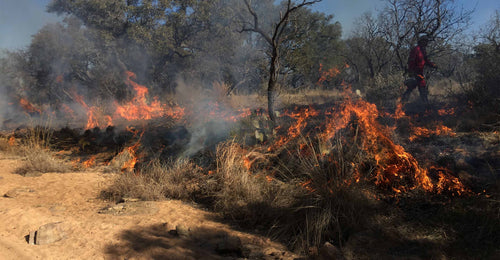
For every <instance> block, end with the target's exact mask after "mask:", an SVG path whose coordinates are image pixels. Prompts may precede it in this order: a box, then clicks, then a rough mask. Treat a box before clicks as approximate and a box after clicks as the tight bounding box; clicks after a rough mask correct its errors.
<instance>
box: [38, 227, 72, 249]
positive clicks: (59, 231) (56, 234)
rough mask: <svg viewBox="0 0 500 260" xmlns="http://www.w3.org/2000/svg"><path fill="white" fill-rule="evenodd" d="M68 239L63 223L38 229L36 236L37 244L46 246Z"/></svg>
mask: <svg viewBox="0 0 500 260" xmlns="http://www.w3.org/2000/svg"><path fill="white" fill-rule="evenodd" d="M65 238H66V232H65V230H64V226H63V222H53V223H49V224H45V225H43V226H41V227H40V228H38V230H37V231H36V235H35V244H37V245H46V244H51V243H54V242H57V241H60V240H63V239H65Z"/></svg>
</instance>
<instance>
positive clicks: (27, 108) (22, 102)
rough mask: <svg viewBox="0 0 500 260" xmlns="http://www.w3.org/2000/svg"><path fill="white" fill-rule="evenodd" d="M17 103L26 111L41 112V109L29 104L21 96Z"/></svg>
mask: <svg viewBox="0 0 500 260" xmlns="http://www.w3.org/2000/svg"><path fill="white" fill-rule="evenodd" d="M19 104H20V105H21V107H22V108H23V109H24V111H26V112H28V113H39V114H41V113H42V110H41V109H39V108H37V107H35V106H34V105H33V104H31V103H30V102H29V101H28V100H27V99H25V98H21V99H20V100H19Z"/></svg>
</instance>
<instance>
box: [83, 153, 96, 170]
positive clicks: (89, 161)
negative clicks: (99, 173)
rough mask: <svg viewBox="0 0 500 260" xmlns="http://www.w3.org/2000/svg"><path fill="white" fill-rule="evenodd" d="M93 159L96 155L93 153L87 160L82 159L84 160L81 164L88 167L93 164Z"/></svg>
mask: <svg viewBox="0 0 500 260" xmlns="http://www.w3.org/2000/svg"><path fill="white" fill-rule="evenodd" d="M95 159H96V156H95V155H93V156H91V157H90V158H89V159H88V160H86V161H84V162H83V163H82V165H83V166H84V167H85V168H90V167H92V166H94V165H95Z"/></svg>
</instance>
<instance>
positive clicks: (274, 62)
mask: <svg viewBox="0 0 500 260" xmlns="http://www.w3.org/2000/svg"><path fill="white" fill-rule="evenodd" d="M278 67H279V59H278V47H277V46H273V48H272V55H271V64H270V67H269V82H268V84H267V110H268V113H269V118H270V119H271V122H272V124H273V125H272V126H271V127H273V128H274V125H276V115H275V113H274V98H275V89H276V82H277V81H278Z"/></svg>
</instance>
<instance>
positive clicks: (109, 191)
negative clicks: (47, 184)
mask: <svg viewBox="0 0 500 260" xmlns="http://www.w3.org/2000/svg"><path fill="white" fill-rule="evenodd" d="M316 2H319V1H290V0H289V1H283V2H282V3H280V4H277V2H276V1H272V0H269V1H267V0H266V1H250V0H242V1H226V0H212V1H134V0H128V1H121V0H109V1H97V0H90V1H88V0H86V1H84V0H75V1H62V0H53V1H52V2H51V3H50V4H49V5H48V7H47V10H48V11H49V12H54V13H57V14H59V15H61V17H64V19H63V20H62V22H60V23H57V24H51V25H46V26H45V27H44V28H43V29H41V30H40V31H39V32H38V33H37V34H36V35H34V36H33V39H32V42H31V44H30V45H29V47H27V48H26V49H23V50H19V51H12V52H5V53H4V55H3V56H2V58H1V61H0V78H1V79H2V81H1V83H0V87H1V91H2V96H1V97H0V107H1V108H2V111H0V113H1V114H0V119H1V120H2V121H1V125H0V127H1V128H2V132H1V140H0V149H1V150H2V151H3V152H4V153H9V154H18V155H22V156H24V157H25V158H26V161H25V162H26V164H25V165H23V166H21V167H20V169H19V170H18V173H19V174H22V175H25V176H33V175H35V176H36V175H39V174H43V173H44V172H67V171H71V170H82V171H83V170H96V171H103V172H107V173H114V174H116V179H115V181H114V182H113V183H110V185H109V187H107V188H105V189H104V190H103V191H102V193H101V194H102V198H103V199H108V200H112V201H117V202H118V201H121V200H123V199H124V198H131V197H132V198H139V199H142V200H164V199H181V200H184V201H188V202H191V203H196V204H199V205H201V206H202V207H204V208H207V209H209V210H213V211H216V212H219V213H220V216H221V218H222V219H224V220H225V221H229V222H230V223H231V224H234V225H235V226H237V227H239V228H241V229H245V230H250V231H252V232H258V233H261V234H265V235H267V236H269V237H271V238H273V239H277V240H279V241H282V242H284V243H285V244H287V246H289V247H290V248H291V249H293V250H296V251H297V252H300V253H302V254H309V255H311V256H314V255H315V254H317V252H318V251H317V248H320V247H321V246H322V245H323V244H324V243H325V242H330V243H332V244H334V245H335V246H337V247H338V248H339V249H340V250H341V252H342V254H343V255H344V256H345V257H346V258H348V259H375V258H381V259H388V258H416V259H437V258H440V259H441V258H443V259H447V258H450V259H464V258H472V259H475V258H477V259H495V258H498V257H499V256H500V251H498V244H499V243H500V236H499V234H500V211H499V209H500V203H499V199H500V197H499V196H500V179H499V177H500V175H499V174H500V170H499V168H500V154H499V149H498V147H499V144H500V135H499V131H500V125H499V116H500V107H499V104H500V102H499V98H500V95H499V94H500V92H499V87H498V86H499V84H500V79H499V75H500V48H499V46H500V45H499V44H500V26H499V23H500V22H499V12H498V11H496V13H495V15H494V16H493V17H491V19H490V21H489V22H488V23H487V24H485V25H484V26H483V28H482V30H481V31H480V32H479V33H477V35H466V33H467V32H468V31H465V30H464V28H466V27H465V26H466V25H467V24H468V22H469V20H470V16H471V15H472V14H473V10H463V9H460V7H459V6H456V5H455V3H454V1H448V0H387V1H385V7H384V8H383V9H381V10H380V11H379V13H377V14H376V15H373V14H370V13H367V14H365V15H363V16H362V17H361V18H360V19H359V20H358V22H357V24H356V27H355V28H356V29H355V30H354V32H353V33H352V34H351V35H348V36H347V37H345V39H342V38H341V32H342V30H341V25H340V23H339V22H335V20H334V17H333V16H328V15H325V14H323V13H319V12H313V11H312V10H311V9H309V7H310V6H311V5H313V4H314V3H316ZM419 33H427V34H428V35H430V36H432V39H433V41H431V43H430V44H429V46H428V54H429V56H430V57H431V58H432V59H433V60H434V61H435V62H436V64H438V66H439V69H438V70H437V71H429V72H428V75H426V76H427V78H428V81H429V88H430V96H429V100H430V102H429V103H428V104H423V103H421V102H420V101H419V100H417V98H416V97H414V96H413V97H412V98H411V99H410V102H408V103H406V104H401V103H400V102H399V97H400V96H401V94H402V93H403V92H404V90H405V87H404V84H403V82H404V80H405V78H406V75H405V69H406V60H407V55H408V52H409V49H410V48H411V47H412V46H413V45H415V44H416V40H417V39H416V35H418V34H419ZM464 36H471V37H474V38H475V39H477V40H476V41H467V39H468V37H464ZM15 147H21V148H15Z"/></svg>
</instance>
